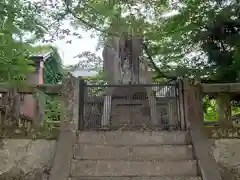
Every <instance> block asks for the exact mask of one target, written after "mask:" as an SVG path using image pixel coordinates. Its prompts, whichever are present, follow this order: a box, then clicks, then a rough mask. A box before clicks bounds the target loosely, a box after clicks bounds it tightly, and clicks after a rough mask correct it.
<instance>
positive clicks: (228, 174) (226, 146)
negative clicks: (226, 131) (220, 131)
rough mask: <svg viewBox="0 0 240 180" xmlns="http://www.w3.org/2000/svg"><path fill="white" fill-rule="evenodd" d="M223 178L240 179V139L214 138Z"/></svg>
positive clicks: (216, 155)
mask: <svg viewBox="0 0 240 180" xmlns="http://www.w3.org/2000/svg"><path fill="white" fill-rule="evenodd" d="M212 142H213V156H214V158H215V159H216V161H217V162H218V163H219V169H220V171H221V174H222V176H223V180H230V179H231V180H240V139H219V140H212Z"/></svg>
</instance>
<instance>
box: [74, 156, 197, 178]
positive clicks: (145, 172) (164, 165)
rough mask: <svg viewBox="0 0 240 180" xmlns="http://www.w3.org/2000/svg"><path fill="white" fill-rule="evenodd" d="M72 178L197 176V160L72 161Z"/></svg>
mask: <svg viewBox="0 0 240 180" xmlns="http://www.w3.org/2000/svg"><path fill="white" fill-rule="evenodd" d="M71 176H72V177H78V176H197V164H196V161H195V160H180V161H123V160H117V161H114V160H97V161H96V160H72V165H71Z"/></svg>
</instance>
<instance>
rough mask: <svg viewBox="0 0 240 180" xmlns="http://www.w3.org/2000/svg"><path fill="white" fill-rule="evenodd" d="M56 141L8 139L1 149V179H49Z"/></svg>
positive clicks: (4, 141)
mask: <svg viewBox="0 0 240 180" xmlns="http://www.w3.org/2000/svg"><path fill="white" fill-rule="evenodd" d="M55 144H56V143H55V141H48V140H27V139H8V140H3V142H2V146H1V147H0V179H1V180H3V179H6V180H10V179H11V178H16V179H17V178H22V177H24V178H23V180H36V179H42V180H43V179H47V176H48V171H49V169H50V167H51V162H52V159H53V156H54V152H55Z"/></svg>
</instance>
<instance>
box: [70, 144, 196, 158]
mask: <svg viewBox="0 0 240 180" xmlns="http://www.w3.org/2000/svg"><path fill="white" fill-rule="evenodd" d="M74 156H75V158H76V159H89V160H91V159H92V160H94V159H96V160H100V159H108V160H110V159H112V160H128V159H132V160H164V159H165V160H172V159H176V160H182V159H193V151H192V147H191V146H188V145H161V146H104V145H89V144H78V145H76V147H75V148H74Z"/></svg>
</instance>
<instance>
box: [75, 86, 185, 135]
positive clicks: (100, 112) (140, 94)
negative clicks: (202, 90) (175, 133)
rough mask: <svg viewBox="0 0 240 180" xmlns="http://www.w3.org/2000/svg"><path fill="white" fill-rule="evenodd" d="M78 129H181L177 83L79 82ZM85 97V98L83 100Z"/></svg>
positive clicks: (181, 119) (181, 120)
mask: <svg viewBox="0 0 240 180" xmlns="http://www.w3.org/2000/svg"><path fill="white" fill-rule="evenodd" d="M83 87H84V90H82V91H81V90H80V96H81V102H79V103H80V117H81V118H80V122H79V128H80V130H103V129H105V130H115V129H158V130H171V129H174V130H175V129H182V128H183V126H182V124H183V123H182V122H183V118H182V115H181V109H180V98H179V94H180V90H179V86H178V83H176V82H175V83H172V84H126V85H88V84H86V83H82V84H81V88H83ZM83 99H84V101H83Z"/></svg>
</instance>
